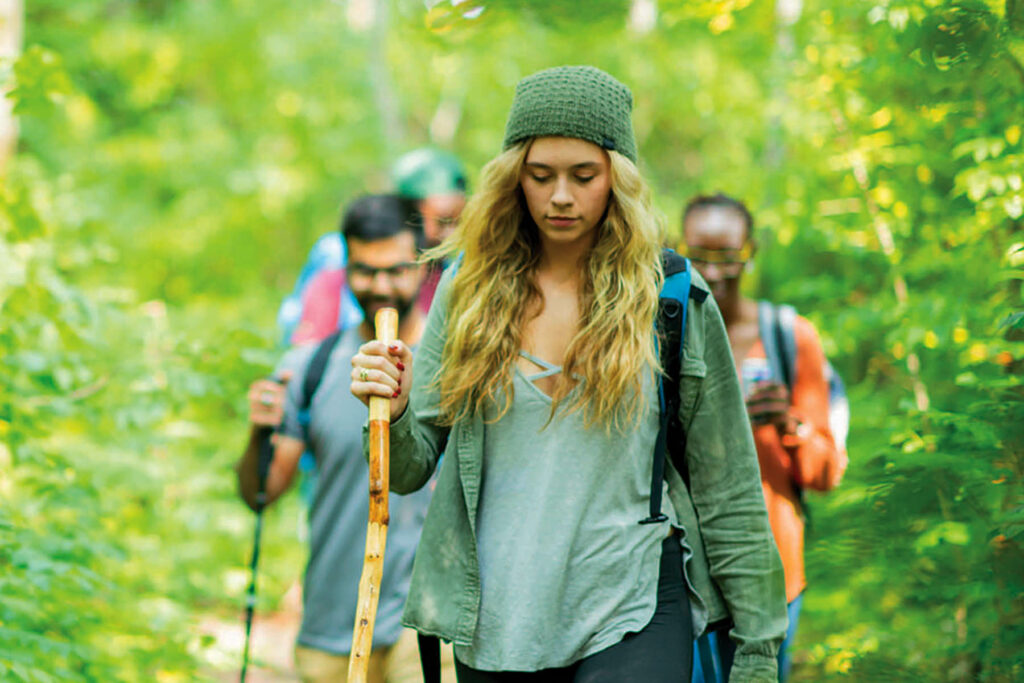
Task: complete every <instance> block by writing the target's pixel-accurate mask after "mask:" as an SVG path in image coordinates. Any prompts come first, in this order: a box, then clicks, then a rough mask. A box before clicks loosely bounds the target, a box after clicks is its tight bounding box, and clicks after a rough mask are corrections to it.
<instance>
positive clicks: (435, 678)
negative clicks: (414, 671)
mask: <svg viewBox="0 0 1024 683" xmlns="http://www.w3.org/2000/svg"><path fill="white" fill-rule="evenodd" d="M416 641H417V644H418V645H419V648H420V668H421V669H422V670H423V683H441V639H440V638H438V637H437V636H428V635H424V634H422V633H417V634H416Z"/></svg>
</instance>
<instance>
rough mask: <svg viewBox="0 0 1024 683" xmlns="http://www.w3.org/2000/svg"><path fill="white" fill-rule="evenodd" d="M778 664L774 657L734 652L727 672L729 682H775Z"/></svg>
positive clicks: (777, 674)
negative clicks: (729, 669)
mask: <svg viewBox="0 0 1024 683" xmlns="http://www.w3.org/2000/svg"><path fill="white" fill-rule="evenodd" d="M778 680H779V664H778V660H777V659H776V658H775V657H768V656H765V655H741V654H739V653H737V654H736V659H734V660H733V662H732V670H731V671H730V673H729V683H751V682H756V683H776V681H778Z"/></svg>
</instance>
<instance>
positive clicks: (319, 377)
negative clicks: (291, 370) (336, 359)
mask: <svg viewBox="0 0 1024 683" xmlns="http://www.w3.org/2000/svg"><path fill="white" fill-rule="evenodd" d="M340 338H341V330H337V331H335V332H332V333H331V335H330V336H328V337H327V338H325V339H324V340H323V341H322V342H320V345H319V346H318V347H317V348H316V352H314V353H313V357H312V358H311V359H310V361H309V366H308V367H307V368H306V375H305V377H303V378H302V395H301V396H300V398H299V422H300V423H301V424H302V426H303V428H305V427H307V426H309V408H310V406H311V405H313V395H314V394H316V390H317V389H318V388H320V382H321V381H323V378H324V372H325V371H326V370H327V361H329V360H330V359H331V352H332V351H334V347H335V345H337V343H338V340H339V339H340Z"/></svg>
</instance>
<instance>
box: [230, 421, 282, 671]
mask: <svg viewBox="0 0 1024 683" xmlns="http://www.w3.org/2000/svg"><path fill="white" fill-rule="evenodd" d="M271 433H273V432H271ZM261 436H262V438H261V440H260V455H259V459H258V460H257V465H256V480H257V489H256V506H255V507H256V527H255V530H254V531H253V537H252V560H250V562H249V571H250V577H249V588H248V589H247V590H246V595H245V646H244V648H243V650H242V674H241V677H240V678H239V681H240V683H245V675H246V672H247V671H248V669H249V636H250V634H251V633H252V617H253V612H255V610H256V568H257V566H258V565H259V562H260V535H261V534H262V533H263V508H265V507H266V506H267V475H268V474H269V473H270V463H271V461H272V460H273V459H274V444H273V442H272V441H271V439H270V434H263V435H261Z"/></svg>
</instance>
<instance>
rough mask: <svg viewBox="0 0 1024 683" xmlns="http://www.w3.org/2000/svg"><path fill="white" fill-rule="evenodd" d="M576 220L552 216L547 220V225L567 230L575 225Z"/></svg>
mask: <svg viewBox="0 0 1024 683" xmlns="http://www.w3.org/2000/svg"><path fill="white" fill-rule="evenodd" d="M577 220H579V219H578V218H566V217H565V216H552V217H549V218H548V223H550V224H551V225H554V226H555V227H559V228H567V227H569V226H570V225H572V224H573V223H575V222H576V221H577Z"/></svg>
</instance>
